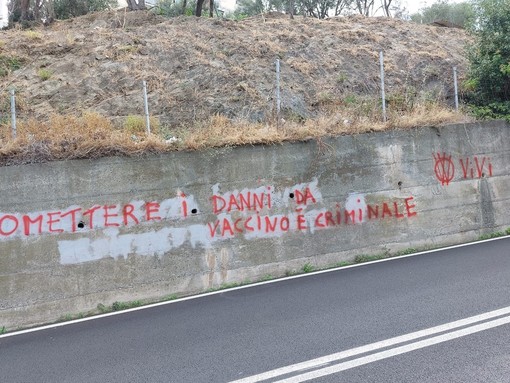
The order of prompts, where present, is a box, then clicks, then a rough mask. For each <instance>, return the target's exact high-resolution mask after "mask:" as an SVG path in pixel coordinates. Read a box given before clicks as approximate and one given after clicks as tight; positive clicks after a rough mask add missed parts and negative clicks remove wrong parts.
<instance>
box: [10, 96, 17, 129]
mask: <svg viewBox="0 0 510 383" xmlns="http://www.w3.org/2000/svg"><path fill="white" fill-rule="evenodd" d="M11 124H12V138H14V139H16V93H15V90H14V89H11Z"/></svg>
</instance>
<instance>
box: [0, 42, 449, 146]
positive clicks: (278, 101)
mask: <svg viewBox="0 0 510 383" xmlns="http://www.w3.org/2000/svg"><path fill="white" fill-rule="evenodd" d="M282 65H283V64H282V63H281V60H280V59H279V58H277V59H276V60H275V61H274V72H275V77H274V85H273V91H272V94H273V95H274V105H273V107H274V111H275V112H274V114H275V117H276V127H277V129H279V128H280V121H281V120H282V108H283V104H284V100H283V98H282V78H281V75H282V73H281V72H282ZM379 66H380V73H379V81H380V83H379V87H380V96H379V97H380V105H381V110H380V113H381V115H380V116H381V119H382V121H383V122H386V121H387V120H388V101H387V95H386V90H385V76H386V73H385V65H384V52H383V51H380V52H379ZM451 70H452V72H451V84H452V85H453V86H452V87H453V90H454V94H453V95H451V97H453V99H454V108H455V110H456V111H458V110H459V86H458V73H457V67H456V66H453V67H452V68H451ZM140 88H141V91H140V97H141V98H142V99H143V115H144V123H145V130H146V133H147V134H149V135H150V134H151V118H150V117H151V116H150V113H149V98H148V89H147V88H148V87H147V81H146V80H143V81H142V82H141V87H140ZM9 100H10V116H7V113H6V109H7V108H3V111H4V115H3V116H2V115H1V113H2V112H1V111H0V122H2V121H3V122H4V123H5V122H7V121H8V123H9V124H10V126H11V130H12V138H13V139H16V137H17V104H16V90H15V89H14V88H12V89H10V90H9ZM134 112H135V113H136V112H138V113H139V112H141V111H134Z"/></svg>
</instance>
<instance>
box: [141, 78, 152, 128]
mask: <svg viewBox="0 0 510 383" xmlns="http://www.w3.org/2000/svg"><path fill="white" fill-rule="evenodd" d="M142 84H143V104H144V111H145V127H146V128H147V134H151V122H150V118H149V101H148V99H147V83H146V82H145V80H143V82H142Z"/></svg>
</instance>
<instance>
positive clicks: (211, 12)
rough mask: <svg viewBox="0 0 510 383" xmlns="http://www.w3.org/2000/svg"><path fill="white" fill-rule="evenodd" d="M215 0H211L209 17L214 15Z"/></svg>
mask: <svg viewBox="0 0 510 383" xmlns="http://www.w3.org/2000/svg"><path fill="white" fill-rule="evenodd" d="M213 10H214V0H209V17H213Z"/></svg>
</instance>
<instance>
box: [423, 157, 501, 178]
mask: <svg viewBox="0 0 510 383" xmlns="http://www.w3.org/2000/svg"><path fill="white" fill-rule="evenodd" d="M433 158H434V173H435V175H436V178H437V180H438V181H439V182H441V185H448V184H449V183H450V182H451V181H452V180H453V179H454V177H455V161H454V160H453V159H452V156H451V155H447V154H446V153H443V154H441V153H437V154H433ZM458 164H459V165H460V167H461V169H462V177H463V178H464V179H469V178H471V179H474V178H483V177H486V176H488V177H492V170H493V169H492V163H491V159H490V158H489V157H478V156H473V157H465V158H459V159H458Z"/></svg>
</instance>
